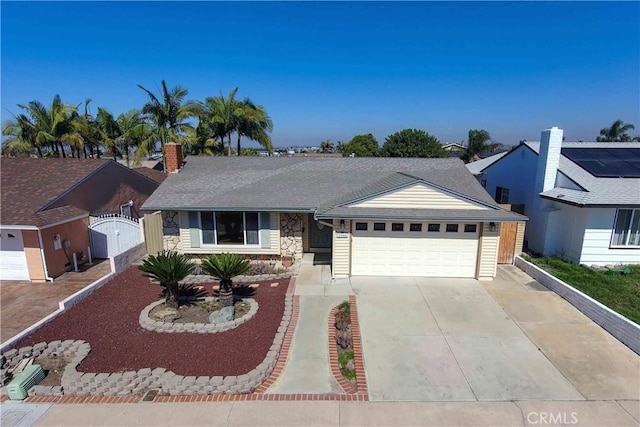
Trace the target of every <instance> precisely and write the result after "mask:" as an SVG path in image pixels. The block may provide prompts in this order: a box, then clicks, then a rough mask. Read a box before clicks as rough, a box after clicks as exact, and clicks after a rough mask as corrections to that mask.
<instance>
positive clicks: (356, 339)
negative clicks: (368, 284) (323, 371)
mask: <svg viewBox="0 0 640 427" xmlns="http://www.w3.org/2000/svg"><path fill="white" fill-rule="evenodd" d="M349 306H350V307H351V336H352V339H353V361H354V364H355V366H356V386H357V388H358V394H363V395H365V396H366V397H367V400H369V389H368V387H367V376H366V373H365V370H364V357H363V353H362V336H361V335H360V320H359V319H358V305H357V304H356V296H355V295H349Z"/></svg>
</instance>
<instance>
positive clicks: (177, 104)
mask: <svg viewBox="0 0 640 427" xmlns="http://www.w3.org/2000/svg"><path fill="white" fill-rule="evenodd" d="M161 85H162V91H161V93H160V95H159V96H156V95H154V94H153V92H151V91H150V90H148V89H146V88H145V87H144V86H142V85H140V84H139V85H138V87H139V88H140V89H142V90H143V91H145V93H146V94H147V95H148V96H149V102H147V103H146V104H144V106H143V107H142V112H143V113H144V114H147V115H149V117H150V118H151V120H153V122H154V124H155V127H156V131H157V137H158V139H159V141H160V146H161V149H162V153H163V154H164V146H165V144H166V143H168V142H170V141H171V139H173V140H174V141H175V142H180V141H181V132H183V131H184V130H185V129H187V128H189V127H191V125H190V124H189V123H187V122H185V119H187V118H188V117H192V116H195V115H196V113H197V112H198V107H197V104H196V103H194V102H191V101H187V102H185V101H184V98H185V97H186V96H187V94H188V93H189V91H188V90H187V89H186V88H184V87H182V86H180V85H177V86H174V87H173V88H171V89H169V88H168V87H167V83H166V82H165V81H164V80H162V82H161ZM163 163H164V166H165V170H166V166H167V165H166V161H165V159H164V156H163Z"/></svg>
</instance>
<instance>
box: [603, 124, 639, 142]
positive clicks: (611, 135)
mask: <svg viewBox="0 0 640 427" xmlns="http://www.w3.org/2000/svg"><path fill="white" fill-rule="evenodd" d="M634 129H635V126H633V125H632V124H631V123H625V122H623V121H622V120H616V121H615V122H613V124H612V125H611V127H609V128H602V129H600V136H598V137H597V138H596V141H598V142H629V141H632V140H633V138H631V137H630V136H629V134H627V132H628V131H630V130H634Z"/></svg>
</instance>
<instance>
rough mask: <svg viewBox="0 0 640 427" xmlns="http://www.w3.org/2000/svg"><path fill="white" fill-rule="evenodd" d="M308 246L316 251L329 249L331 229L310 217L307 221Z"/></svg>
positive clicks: (331, 235)
mask: <svg viewBox="0 0 640 427" xmlns="http://www.w3.org/2000/svg"><path fill="white" fill-rule="evenodd" d="M309 228H310V229H311V230H310V233H309V246H310V249H311V250H316V251H318V252H328V251H330V250H331V239H332V237H333V233H332V231H333V229H332V228H331V227H329V226H328V225H324V224H321V223H320V222H318V221H314V220H313V219H311V220H310V221H309Z"/></svg>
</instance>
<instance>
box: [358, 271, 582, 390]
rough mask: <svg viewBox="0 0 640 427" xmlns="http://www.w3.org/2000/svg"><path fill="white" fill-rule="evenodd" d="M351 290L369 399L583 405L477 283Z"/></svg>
mask: <svg viewBox="0 0 640 427" xmlns="http://www.w3.org/2000/svg"><path fill="white" fill-rule="evenodd" d="M351 284H352V286H353V288H354V291H355V293H356V295H357V301H358V311H359V315H360V325H361V326H360V327H361V332H362V341H363V353H364V361H365V366H366V371H367V382H368V385H369V396H370V399H371V400H395V401H420V400H425V401H427V400H428V401H465V400H518V399H555V400H576V399H584V397H583V396H582V395H581V394H580V393H579V392H578V391H577V390H576V388H575V387H574V386H573V385H572V384H571V383H570V382H569V381H567V379H566V378H565V377H564V376H563V375H562V373H560V372H559V371H558V370H557V369H556V368H555V367H554V366H553V364H551V362H549V360H548V359H547V358H546V357H545V356H544V354H542V353H541V352H540V351H539V350H538V348H537V347H536V346H535V345H534V344H533V343H532V342H531V340H530V339H529V338H527V336H526V335H525V334H524V333H523V332H522V330H521V329H520V328H519V327H518V326H517V325H516V324H515V322H514V321H513V320H511V318H510V317H509V316H508V315H507V314H506V313H505V312H504V311H503V310H502V308H501V307H500V306H499V305H498V304H497V303H496V302H495V300H494V299H493V298H492V297H491V295H490V294H489V293H488V292H487V291H486V290H485V289H484V288H483V287H482V286H481V285H480V283H479V282H478V281H476V280H473V279H434V278H393V277H387V278H382V277H354V278H352V279H351Z"/></svg>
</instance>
